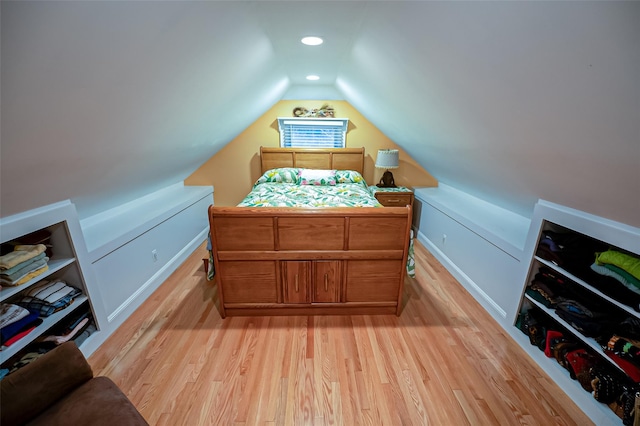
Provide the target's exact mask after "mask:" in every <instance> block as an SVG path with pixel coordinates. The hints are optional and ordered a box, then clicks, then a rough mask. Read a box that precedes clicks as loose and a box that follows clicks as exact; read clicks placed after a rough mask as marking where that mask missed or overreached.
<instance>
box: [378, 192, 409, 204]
mask: <svg viewBox="0 0 640 426" xmlns="http://www.w3.org/2000/svg"><path fill="white" fill-rule="evenodd" d="M375 196H376V199H377V200H378V201H379V202H380V204H382V205H383V206H385V207H404V206H406V205H407V204H408V205H410V206H413V193H411V192H376V193H375Z"/></svg>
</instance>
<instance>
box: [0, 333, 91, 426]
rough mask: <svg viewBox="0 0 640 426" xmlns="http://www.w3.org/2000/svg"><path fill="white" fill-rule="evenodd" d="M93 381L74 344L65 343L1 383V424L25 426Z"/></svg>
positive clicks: (82, 357)
mask: <svg viewBox="0 0 640 426" xmlns="http://www.w3.org/2000/svg"><path fill="white" fill-rule="evenodd" d="M92 377H93V371H92V370H91V366H90V365H89V363H88V362H87V360H86V359H85V357H84V355H82V352H80V349H78V347H77V346H76V344H75V343H74V342H66V343H63V344H62V345H60V346H58V347H57V348H55V349H53V350H52V351H50V352H48V353H46V354H44V355H42V356H41V357H40V358H38V359H36V360H35V361H33V362H32V363H30V364H28V365H26V366H25V367H23V368H21V369H20V370H18V371H16V372H14V373H12V374H9V375H8V376H6V377H5V378H4V379H2V381H0V424H2V426H9V425H14V424H22V423H25V422H28V421H29V420H31V419H33V418H34V417H36V416H38V415H39V414H40V413H41V412H43V411H44V410H45V409H46V408H47V407H49V406H50V405H51V404H53V403H55V402H56V401H57V400H59V399H60V398H62V397H64V396H66V395H68V394H69V393H71V391H73V389H75V388H76V387H78V386H80V385H81V384H83V383H85V382H86V381H88V380H90V379H91V378H92Z"/></svg>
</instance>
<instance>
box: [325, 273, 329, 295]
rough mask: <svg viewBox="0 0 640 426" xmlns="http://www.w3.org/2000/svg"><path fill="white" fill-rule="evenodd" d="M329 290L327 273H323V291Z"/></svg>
mask: <svg viewBox="0 0 640 426" xmlns="http://www.w3.org/2000/svg"><path fill="white" fill-rule="evenodd" d="M328 291H329V274H324V292H325V293H326V292H328Z"/></svg>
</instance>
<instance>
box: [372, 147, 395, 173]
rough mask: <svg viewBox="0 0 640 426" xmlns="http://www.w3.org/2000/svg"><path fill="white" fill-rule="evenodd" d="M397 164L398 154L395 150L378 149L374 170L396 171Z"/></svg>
mask: <svg viewBox="0 0 640 426" xmlns="http://www.w3.org/2000/svg"><path fill="white" fill-rule="evenodd" d="M398 164H399V154H398V150H397V149H379V150H378V157H377V158H376V168H378V169H397V168H398Z"/></svg>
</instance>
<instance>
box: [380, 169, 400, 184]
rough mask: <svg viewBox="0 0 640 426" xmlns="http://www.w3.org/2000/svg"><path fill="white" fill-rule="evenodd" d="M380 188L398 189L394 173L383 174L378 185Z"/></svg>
mask: <svg viewBox="0 0 640 426" xmlns="http://www.w3.org/2000/svg"><path fill="white" fill-rule="evenodd" d="M376 186H377V187H378V188H397V186H396V183H395V181H394V180H393V173H391V172H390V171H389V170H387V171H386V172H384V173H383V174H382V179H380V183H378V184H377V185H376Z"/></svg>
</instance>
